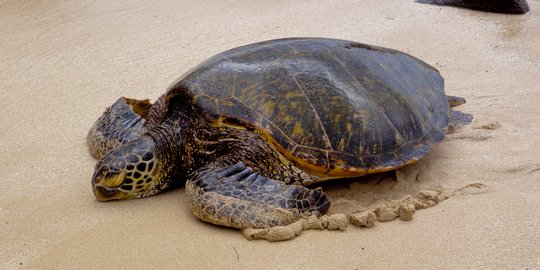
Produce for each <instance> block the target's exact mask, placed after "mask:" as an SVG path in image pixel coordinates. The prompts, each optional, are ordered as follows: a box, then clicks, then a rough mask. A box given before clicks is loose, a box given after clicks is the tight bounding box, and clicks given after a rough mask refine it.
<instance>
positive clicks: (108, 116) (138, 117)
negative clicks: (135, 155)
mask: <svg viewBox="0 0 540 270" xmlns="http://www.w3.org/2000/svg"><path fill="white" fill-rule="evenodd" d="M151 106H152V104H151V103H150V101H149V100H148V99H145V100H136V99H130V98H124V97H121V98H119V99H118V100H117V101H116V102H115V103H114V104H113V105H112V106H111V107H109V108H107V109H106V110H105V112H104V113H103V115H102V116H101V117H100V118H99V119H98V120H97V121H96V123H94V125H93V126H92V128H91V129H90V131H89V132H88V136H87V138H86V142H87V144H88V148H89V150H90V153H91V154H92V156H94V157H95V158H96V159H101V158H102V157H103V156H104V155H105V154H107V153H108V152H110V151H111V150H113V149H116V148H118V147H119V146H120V145H123V144H125V143H128V142H131V141H133V140H135V139H137V138H139V137H140V134H141V133H142V126H143V125H144V123H145V122H146V121H145V118H146V116H147V115H148V111H149V110H150V107H151Z"/></svg>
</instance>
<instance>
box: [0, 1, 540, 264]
mask: <svg viewBox="0 0 540 270" xmlns="http://www.w3.org/2000/svg"><path fill="white" fill-rule="evenodd" d="M528 2H529V5H530V8H531V11H530V12H529V13H527V14H525V15H521V16H519V15H517V16H516V15H502V14H491V13H483V12H478V11H471V10H465V9H458V8H451V7H441V6H432V5H425V4H419V3H415V2H414V1H413V0H407V1H405V0H403V1H381V0H365V1H333V2H332V1H326V2H324V1H291V2H289V1H219V2H218V1H168V0H159V1H139V0H137V1H13V0H4V1H0V91H1V95H0V101H1V104H2V106H1V108H0V112H1V117H0V145H1V153H2V162H1V163H0V190H1V191H2V196H0V269H148V268H156V269H540V215H539V214H538V213H540V159H539V158H538V155H539V153H540V140H539V139H538V138H539V136H540V106H539V105H540V91H539V85H540V12H539V10H540V1H538V0H532V1H528ZM282 37H331V38H339V39H346V40H354V41H358V42H362V43H366V44H373V45H377V46H382V47H388V48H393V49H397V50H400V51H404V52H407V53H409V54H411V55H414V56H416V57H418V58H420V59H422V60H424V61H426V62H427V63H429V64H431V65H433V66H434V67H435V68H437V69H438V70H439V71H440V72H441V74H442V75H443V77H444V78H445V85H446V92H447V94H450V95H458V96H463V97H465V98H466V99H467V101H468V102H467V103H466V104H464V105H462V106H460V110H461V111H463V112H467V113H471V114H473V115H474V121H473V123H472V124H471V125H469V126H467V127H465V128H463V129H461V130H459V131H458V132H456V133H454V134H451V135H449V136H448V137H447V138H446V139H445V141H444V142H443V143H441V144H439V145H438V146H436V147H435V149H434V150H433V151H432V152H430V153H429V154H428V155H427V156H426V157H425V158H423V159H422V160H420V161H419V162H418V163H416V164H414V165H411V166H407V167H405V168H402V169H400V170H399V171H397V172H394V173H389V174H384V175H377V176H371V177H368V178H365V179H357V180H348V181H341V182H335V181H334V182H328V183H325V184H324V185H322V187H323V189H324V190H325V191H326V192H327V194H328V195H329V197H330V198H331V200H332V206H331V208H330V212H331V213H334V214H335V213H342V214H346V215H350V214H352V213H355V212H357V211H360V210H366V209H368V210H369V209H376V208H378V207H381V206H388V205H392V204H393V203H395V202H399V201H401V200H404V199H405V198H407V196H416V195H418V194H421V193H422V192H423V193H422V194H425V193H426V192H427V193H430V192H431V193H436V194H443V195H444V196H443V197H441V198H443V199H440V202H439V201H437V202H438V203H437V204H436V205H433V207H428V208H426V209H422V210H418V211H416V212H415V213H414V216H413V219H412V220H411V221H402V220H400V219H395V220H393V221H389V222H377V223H376V224H375V226H374V227H371V228H359V227H356V226H354V225H352V224H349V225H348V227H347V228H346V229H345V230H343V231H339V230H337V231H329V230H307V231H304V232H302V234H301V235H299V236H298V237H296V238H295V239H292V240H290V241H283V242H267V241H264V240H254V241H249V240H247V239H246V238H245V237H244V236H243V235H242V233H241V232H239V231H237V230H234V229H228V228H223V227H218V226H214V225H210V224H206V223H203V222H201V221H199V220H198V219H197V218H195V217H194V216H193V215H192V214H191V212H190V210H189V208H188V205H187V202H186V199H185V196H184V189H183V188H181V189H177V190H174V191H171V192H167V193H164V194H160V195H157V196H153V197H150V198H145V199H140V200H129V201H116V202H107V203H101V202H98V201H97V200H96V199H95V198H94V195H93V194H92V189H91V185H90V179H91V176H92V173H93V170H94V165H95V163H96V161H95V160H94V159H93V158H92V156H91V155H90V154H89V152H88V149H87V146H86V134H87V132H88V130H89V128H90V127H91V126H92V124H93V123H94V121H95V120H96V119H97V118H98V117H99V116H100V115H101V113H102V112H103V110H104V109H105V108H106V107H107V106H110V105H111V104H112V103H113V102H114V101H115V100H116V99H117V98H118V97H120V96H126V97H132V98H138V99H143V98H150V99H151V100H155V99H157V98H158V97H159V96H160V95H161V94H162V93H164V92H165V91H166V89H167V87H168V86H169V85H170V84H171V83H172V82H173V81H175V80H176V79H177V78H178V77H179V76H180V75H181V74H182V73H184V72H185V71H187V70H188V69H190V68H191V67H193V66H195V65H196V64H198V63H200V62H201V61H203V60H205V59H206V58H208V57H210V56H212V55H214V54H216V53H219V52H221V51H224V50H226V49H230V48H233V47H236V46H240V45H244V44H249V43H253V42H257V41H263V40H268V39H274V38H282ZM433 204H435V203H433Z"/></svg>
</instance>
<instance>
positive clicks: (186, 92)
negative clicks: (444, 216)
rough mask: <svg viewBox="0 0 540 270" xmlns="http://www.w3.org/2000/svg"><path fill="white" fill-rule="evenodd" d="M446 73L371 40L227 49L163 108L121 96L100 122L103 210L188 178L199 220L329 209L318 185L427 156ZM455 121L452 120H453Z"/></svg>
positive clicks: (95, 130) (252, 222) (290, 216)
mask: <svg viewBox="0 0 540 270" xmlns="http://www.w3.org/2000/svg"><path fill="white" fill-rule="evenodd" d="M449 101H450V102H451V104H453V103H456V104H459V103H462V102H464V100H463V99H462V98H457V97H452V98H450V99H449V100H448V98H447V96H445V93H444V90H443V78H442V77H441V76H440V75H439V72H438V71H437V70H436V69H435V68H433V67H431V66H429V65H427V64H426V63H424V62H422V61H420V60H418V59H417V58H414V57H412V56H410V55H408V54H405V53H402V52H399V51H395V50H391V49H385V48H380V47H375V46H370V45H365V44H361V43H356V42H351V41H344V40H336V39H323V38H287V39H279V40H271V41H265V42H260V43H255V44H251V45H247V46H242V47H238V48H235V49H231V50H228V51H225V52H223V53H220V54H218V55H216V56H214V57H211V58H210V59H208V60H206V61H205V62H203V63H202V64H200V65H198V66H197V67H195V68H194V69H192V70H191V71H188V72H187V73H186V74H185V75H183V76H182V77H181V78H180V79H179V80H178V81H177V82H175V83H174V84H173V85H172V86H171V87H170V88H169V90H168V91H167V92H166V93H165V94H164V95H163V96H161V97H160V98H159V99H158V100H157V101H156V102H155V103H154V104H151V103H150V102H149V101H148V100H135V99H129V98H120V99H119V100H118V101H116V103H114V104H113V105H112V106H111V107H110V108H108V109H107V110H106V111H105V112H104V114H103V115H102V116H101V117H100V118H99V119H98V121H97V122H96V123H95V124H94V126H93V127H92V129H91V130H90V132H89V134H88V145H89V148H90V151H91V153H92V154H93V156H94V157H96V158H97V159H99V162H98V163H97V165H96V168H95V173H94V175H93V178H92V188H93V191H94V194H95V196H96V197H97V199H98V200H100V201H107V200H115V199H131V198H141V197H147V196H150V195H153V194H156V193H158V192H161V191H163V190H166V189H168V188H171V187H174V186H178V185H180V184H183V183H185V187H186V189H185V190H186V195H187V196H188V201H189V206H190V208H191V210H192V211H193V213H194V214H195V216H197V217H198V218H200V219H202V220H204V221H207V222H210V223H214V224H218V225H224V226H230V227H236V228H248V227H249V228H266V227H272V226H277V225H285V224H289V223H291V222H294V221H295V220H297V219H299V218H300V217H301V216H302V215H317V216H318V215H321V214H324V213H325V212H326V211H327V210H328V208H329V206H330V201H329V199H328V197H327V196H326V195H325V194H324V192H323V191H322V190H321V188H316V189H309V188H307V187H306V186H308V185H310V184H312V183H317V182H321V181H325V180H329V179H342V178H351V177H358V176H363V175H366V174H371V173H376V172H383V171H389V170H394V169H396V168H399V167H401V166H404V165H407V164H410V163H413V162H415V161H416V160H418V159H419V158H421V157H422V156H424V155H425V154H426V153H427V152H428V151H429V150H430V149H431V148H432V147H433V145H434V144H436V143H438V142H440V141H441V140H442V139H443V138H444V136H445V132H446V131H447V128H448V126H449V123H450V122H452V124H454V125H460V124H463V123H465V122H470V116H469V115H466V114H462V113H459V112H457V111H453V110H451V109H449ZM452 119H453V120H452Z"/></svg>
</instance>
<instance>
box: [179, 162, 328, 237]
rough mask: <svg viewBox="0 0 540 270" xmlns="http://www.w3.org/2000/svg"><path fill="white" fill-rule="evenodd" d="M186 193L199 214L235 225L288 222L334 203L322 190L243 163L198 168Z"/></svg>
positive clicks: (259, 225) (196, 214)
mask: <svg viewBox="0 0 540 270" xmlns="http://www.w3.org/2000/svg"><path fill="white" fill-rule="evenodd" d="M186 194H187V195H188V200H189V205H190V207H191V210H192V211H193V214H194V215H195V216H197V217H198V218H200V219H202V220H204V221H206V222H210V223H213V224H217V225H223V226H228V227H235V228H267V227H273V226H280V225H287V224H290V223H292V222H294V221H296V220H298V219H299V218H300V217H301V216H302V214H303V213H306V212H309V213H311V214H314V215H320V214H324V213H325V212H326V211H327V210H328V207H329V206H330V201H329V200H328V198H327V197H326V195H325V194H324V193H323V192H322V190H321V189H314V190H310V189H307V188H305V187H302V186H297V185H286V184H285V183H283V182H280V181H276V180H273V179H269V178H267V177H264V176H261V175H259V174H258V173H256V172H254V171H253V170H252V169H251V168H250V167H247V166H246V165H244V163H242V162H239V163H236V164H234V165H228V166H227V165H225V166H223V167H221V168H216V167H215V166H212V165H210V166H207V167H205V168H203V169H201V170H199V171H197V172H196V173H194V174H193V175H192V176H191V177H190V179H189V180H188V181H187V183H186Z"/></svg>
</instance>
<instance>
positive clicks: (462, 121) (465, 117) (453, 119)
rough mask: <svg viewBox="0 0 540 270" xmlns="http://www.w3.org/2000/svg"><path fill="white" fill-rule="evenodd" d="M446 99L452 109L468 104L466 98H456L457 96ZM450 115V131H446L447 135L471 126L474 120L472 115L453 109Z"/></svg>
mask: <svg viewBox="0 0 540 270" xmlns="http://www.w3.org/2000/svg"><path fill="white" fill-rule="evenodd" d="M446 99H447V100H448V105H450V107H455V106H459V105H461V104H465V103H466V102H467V101H466V100H465V98H462V97H456V96H446ZM448 113H449V117H450V120H449V123H448V129H447V130H446V133H448V134H449V133H453V132H454V131H456V130H457V129H459V128H461V127H463V126H465V125H468V124H470V123H471V122H472V120H473V116H472V114H469V113H462V112H460V111H456V110H454V109H452V108H450V110H449V112H448Z"/></svg>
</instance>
